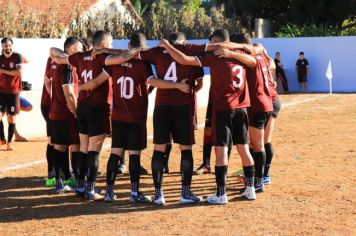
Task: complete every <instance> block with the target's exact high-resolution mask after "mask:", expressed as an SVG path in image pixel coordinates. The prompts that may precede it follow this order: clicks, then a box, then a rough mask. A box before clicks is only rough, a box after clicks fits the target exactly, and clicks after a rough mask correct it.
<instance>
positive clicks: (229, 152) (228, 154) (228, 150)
mask: <svg viewBox="0 0 356 236" xmlns="http://www.w3.org/2000/svg"><path fill="white" fill-rule="evenodd" d="M231 151H232V146H231V145H230V146H229V147H228V149H227V159H228V160H230V156H231Z"/></svg>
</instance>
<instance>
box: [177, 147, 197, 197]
mask: <svg viewBox="0 0 356 236" xmlns="http://www.w3.org/2000/svg"><path fill="white" fill-rule="evenodd" d="M193 165H194V164H193V153H192V150H184V151H181V162H180V170H181V175H182V195H183V196H189V194H190V185H191V183H192V175H193Z"/></svg>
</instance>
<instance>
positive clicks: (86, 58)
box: [68, 51, 110, 108]
mask: <svg viewBox="0 0 356 236" xmlns="http://www.w3.org/2000/svg"><path fill="white" fill-rule="evenodd" d="M107 56H108V55H107V54H101V55H98V56H96V57H95V59H94V58H92V56H91V51H87V52H78V53H75V54H73V55H71V56H69V57H68V61H69V63H70V65H72V66H74V67H75V68H76V73H77V75H78V83H79V84H85V83H86V82H87V81H89V80H92V79H94V78H96V77H97V76H98V75H99V74H100V73H101V72H102V71H103V69H105V65H104V64H103V61H104V60H105V58H106V57H107ZM103 58H104V60H103ZM108 96H109V82H108V81H105V82H104V83H103V84H101V85H100V86H99V87H97V88H95V89H93V90H90V91H80V93H79V96H78V103H87V104H89V105H92V106H97V107H107V108H109V106H110V104H109V103H108Z"/></svg>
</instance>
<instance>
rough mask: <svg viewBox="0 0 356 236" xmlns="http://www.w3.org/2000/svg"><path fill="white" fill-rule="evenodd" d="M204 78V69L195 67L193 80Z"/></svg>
mask: <svg viewBox="0 0 356 236" xmlns="http://www.w3.org/2000/svg"><path fill="white" fill-rule="evenodd" d="M203 76H204V69H203V68H202V67H201V68H199V67H196V70H195V78H196V79H199V78H202V77H203Z"/></svg>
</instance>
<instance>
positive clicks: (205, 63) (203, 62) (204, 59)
mask: <svg viewBox="0 0 356 236" xmlns="http://www.w3.org/2000/svg"><path fill="white" fill-rule="evenodd" d="M196 58H197V60H198V61H199V64H200V67H210V65H211V56H208V55H199V56H197V57H196Z"/></svg>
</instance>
